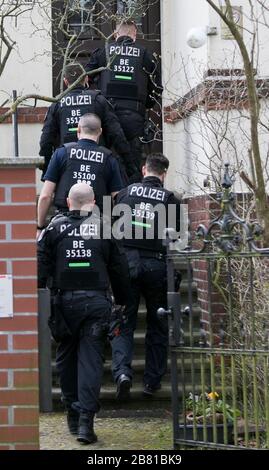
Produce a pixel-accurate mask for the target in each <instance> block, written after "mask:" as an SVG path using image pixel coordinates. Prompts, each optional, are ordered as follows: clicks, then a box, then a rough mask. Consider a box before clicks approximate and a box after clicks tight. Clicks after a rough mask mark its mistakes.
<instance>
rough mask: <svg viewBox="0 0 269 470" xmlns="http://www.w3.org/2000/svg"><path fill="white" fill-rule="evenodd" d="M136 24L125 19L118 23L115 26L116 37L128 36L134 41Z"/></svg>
mask: <svg viewBox="0 0 269 470" xmlns="http://www.w3.org/2000/svg"><path fill="white" fill-rule="evenodd" d="M136 33H137V26H136V24H135V22H134V21H132V20H127V21H122V22H120V23H118V25H117V27H116V37H117V38H119V37H121V36H129V37H130V38H132V39H133V40H134V41H135V40H136Z"/></svg>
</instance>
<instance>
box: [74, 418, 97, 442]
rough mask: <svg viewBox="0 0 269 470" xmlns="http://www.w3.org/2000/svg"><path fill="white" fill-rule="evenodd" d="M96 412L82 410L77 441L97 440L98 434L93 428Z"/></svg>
mask: <svg viewBox="0 0 269 470" xmlns="http://www.w3.org/2000/svg"><path fill="white" fill-rule="evenodd" d="M93 420H94V413H92V412H89V411H88V412H87V411H82V412H81V413H80V416H79V425H78V437H77V441H79V442H81V444H92V443H93V442H96V441H97V436H96V434H95V433H94V430H93Z"/></svg>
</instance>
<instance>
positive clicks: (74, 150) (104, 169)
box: [37, 114, 124, 235]
mask: <svg viewBox="0 0 269 470" xmlns="http://www.w3.org/2000/svg"><path fill="white" fill-rule="evenodd" d="M101 133H102V128H101V121H100V118H99V117H98V116H97V115H95V114H84V115H83V116H82V117H81V118H80V120H79V122H78V130H77V134H78V142H73V143H69V144H65V145H64V146H63V147H60V148H59V149H57V150H56V151H55V152H54V154H53V158H52V159H51V161H50V163H49V166H48V169H47V171H46V174H45V176H44V180H45V183H44V185H43V187H42V189H41V193H40V197H39V200H38V209H37V221H38V229H42V228H44V226H45V222H46V216H47V213H48V210H49V207H50V205H51V202H52V199H53V194H54V192H55V197H54V205H55V207H56V208H57V209H58V210H59V211H61V212H64V211H66V210H67V205H66V198H67V195H68V192H69V189H70V188H71V186H73V184H75V183H77V182H80V181H85V182H86V183H87V184H89V185H91V186H92V187H93V190H94V193H95V197H96V203H97V206H98V207H99V209H100V211H102V209H103V196H107V195H111V196H112V197H114V196H115V195H116V194H117V192H118V191H119V190H120V189H122V188H123V186H124V185H123V182H122V179H121V175H120V170H119V165H118V162H117V160H116V159H115V158H114V157H113V156H112V153H111V151H110V150H108V149H106V148H105V147H101V146H99V145H98V143H97V142H98V139H99V137H100V135H101ZM38 235H39V233H38Z"/></svg>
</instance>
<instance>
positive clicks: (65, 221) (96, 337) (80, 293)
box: [38, 183, 129, 444]
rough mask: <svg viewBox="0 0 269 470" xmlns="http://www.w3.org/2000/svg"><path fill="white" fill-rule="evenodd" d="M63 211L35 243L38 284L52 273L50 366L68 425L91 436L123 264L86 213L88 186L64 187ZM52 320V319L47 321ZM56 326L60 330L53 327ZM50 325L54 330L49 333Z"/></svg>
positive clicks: (122, 297)
mask: <svg viewBox="0 0 269 470" xmlns="http://www.w3.org/2000/svg"><path fill="white" fill-rule="evenodd" d="M67 203H68V206H69V211H70V212H69V213H67V214H66V215H62V214H60V215H57V216H56V217H55V218H54V219H53V220H52V222H51V223H50V225H49V226H48V227H47V229H46V230H44V231H43V232H42V234H41V237H40V240H39V243H38V270H39V282H38V285H39V287H40V288H44V287H45V286H46V284H47V280H48V279H49V277H52V279H53V282H52V286H53V289H54V292H57V305H58V310H56V311H55V316H56V319H55V322H54V323H55V324H56V325H57V324H58V333H57V327H56V329H55V328H53V332H54V335H55V334H56V333H57V335H58V336H57V340H58V341H59V345H58V349H57V352H56V366H57V371H58V373H59V375H60V384H61V390H62V397H63V402H64V403H65V406H66V408H67V422H68V427H69V431H70V432H71V433H72V434H75V435H77V440H78V441H80V442H81V443H84V444H90V443H92V442H95V441H96V440H97V437H96V435H95V433H94V428H93V421H94V415H95V413H96V412H97V411H98V410H99V408H100V404H99V393H100V388H101V378H102V372H103V349H104V344H105V338H106V332H107V331H106V330H107V325H108V323H109V318H110V312H111V300H110V296H109V295H108V289H109V285H110V283H111V286H112V290H113V294H114V297H115V301H116V303H117V304H119V305H125V303H126V301H127V296H128V289H129V283H128V267H127V262H126V258H125V255H124V252H123V250H122V249H121V248H120V247H119V246H118V244H117V242H116V241H115V240H114V239H104V238H103V239H102V224H101V222H100V218H98V217H97V216H96V215H93V214H92V208H93V206H94V193H93V190H92V188H91V186H88V185H87V184H85V183H78V184H75V185H74V186H72V188H71V189H70V192H69V195H68V200H67ZM52 324H53V322H52ZM59 330H60V331H59ZM55 331H56V333H55Z"/></svg>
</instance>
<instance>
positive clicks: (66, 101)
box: [60, 95, 92, 107]
mask: <svg viewBox="0 0 269 470" xmlns="http://www.w3.org/2000/svg"><path fill="white" fill-rule="evenodd" d="M60 103H61V107H62V106H79V105H84V104H92V97H91V95H71V96H64V97H63V98H62V99H61V101H60Z"/></svg>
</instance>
